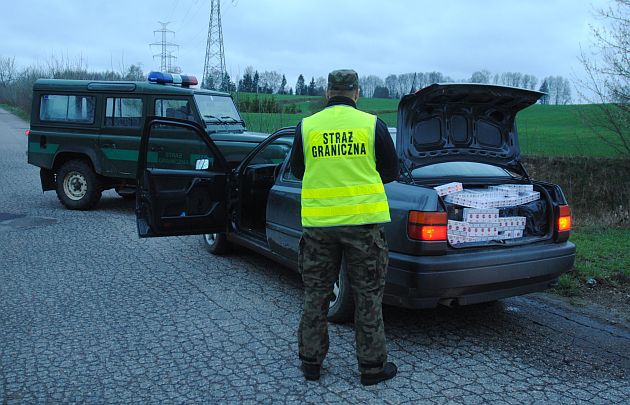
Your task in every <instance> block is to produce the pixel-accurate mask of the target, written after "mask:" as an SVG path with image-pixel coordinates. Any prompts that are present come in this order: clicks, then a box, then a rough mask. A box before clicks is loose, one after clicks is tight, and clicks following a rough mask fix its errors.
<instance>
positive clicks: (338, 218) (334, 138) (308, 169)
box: [302, 105, 390, 227]
mask: <svg viewBox="0 0 630 405" xmlns="http://www.w3.org/2000/svg"><path fill="white" fill-rule="evenodd" d="M375 130H376V117H375V116H374V115H371V114H368V113H364V112H362V111H359V110H357V109H355V108H353V107H351V106H346V105H336V106H332V107H328V108H326V109H324V110H323V111H321V112H319V113H317V114H314V115H312V116H310V117H307V118H304V120H302V141H303V144H304V166H305V172H304V178H303V180H302V225H303V226H307V227H309V226H312V227H324V226H339V225H361V224H372V223H382V222H389V221H390V216H389V206H388V204H387V195H386V194H385V189H384V187H383V183H382V182H381V177H380V175H379V174H378V171H377V170H376V157H375V153H374V136H375Z"/></svg>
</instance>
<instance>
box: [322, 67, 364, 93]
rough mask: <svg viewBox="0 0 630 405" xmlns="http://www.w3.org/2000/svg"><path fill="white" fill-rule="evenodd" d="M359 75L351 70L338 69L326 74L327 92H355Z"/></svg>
mask: <svg viewBox="0 0 630 405" xmlns="http://www.w3.org/2000/svg"><path fill="white" fill-rule="evenodd" d="M358 88H359V75H358V74H357V72H355V71H354V70H352V69H338V70H333V71H332V72H330V73H328V90H356V89H358Z"/></svg>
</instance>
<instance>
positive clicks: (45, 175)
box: [39, 168, 56, 192]
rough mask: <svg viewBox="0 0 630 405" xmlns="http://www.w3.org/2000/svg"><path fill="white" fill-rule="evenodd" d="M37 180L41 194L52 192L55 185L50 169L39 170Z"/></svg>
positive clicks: (53, 175) (53, 174)
mask: <svg viewBox="0 0 630 405" xmlns="http://www.w3.org/2000/svg"><path fill="white" fill-rule="evenodd" d="M39 179H40V180H41V182H42V192H44V191H49V190H54V189H55V188H56V184H55V172H53V171H52V170H50V169H44V168H41V169H40V170H39Z"/></svg>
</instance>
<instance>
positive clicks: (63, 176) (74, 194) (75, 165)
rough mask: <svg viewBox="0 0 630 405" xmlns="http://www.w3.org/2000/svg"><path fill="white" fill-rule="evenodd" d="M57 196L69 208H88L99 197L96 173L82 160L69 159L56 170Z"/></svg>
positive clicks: (92, 205) (99, 189) (93, 204)
mask: <svg viewBox="0 0 630 405" xmlns="http://www.w3.org/2000/svg"><path fill="white" fill-rule="evenodd" d="M56 191H57V198H59V201H61V203H62V204H63V205H65V206H66V208H68V209H71V210H89V209H90V208H93V207H94V206H95V205H96V203H98V201H99V200H100V199H101V188H100V184H99V181H98V177H97V176H96V173H94V171H93V170H92V167H90V165H89V164H88V163H87V162H86V161H84V160H70V161H68V162H66V163H64V164H63V166H61V168H60V169H59V170H58V171H57V190H56Z"/></svg>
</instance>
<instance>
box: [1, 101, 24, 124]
mask: <svg viewBox="0 0 630 405" xmlns="http://www.w3.org/2000/svg"><path fill="white" fill-rule="evenodd" d="M0 108H3V109H5V110H7V111H9V112H10V113H12V114H15V115H17V116H18V117H20V118H22V119H23V120H24V121H27V122H28V121H29V120H30V117H29V116H28V114H27V113H26V112H25V111H22V110H21V109H19V108H17V107H13V106H12V105H9V104H2V103H0Z"/></svg>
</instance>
